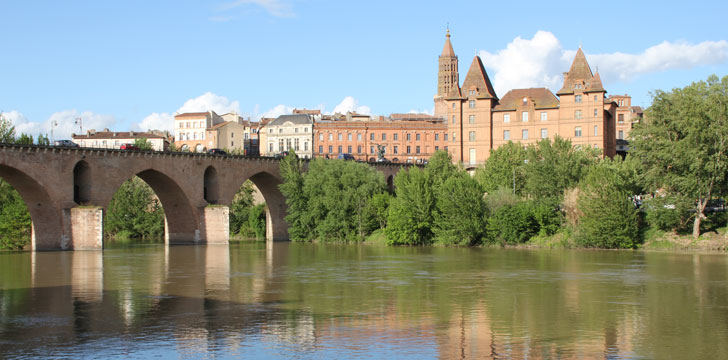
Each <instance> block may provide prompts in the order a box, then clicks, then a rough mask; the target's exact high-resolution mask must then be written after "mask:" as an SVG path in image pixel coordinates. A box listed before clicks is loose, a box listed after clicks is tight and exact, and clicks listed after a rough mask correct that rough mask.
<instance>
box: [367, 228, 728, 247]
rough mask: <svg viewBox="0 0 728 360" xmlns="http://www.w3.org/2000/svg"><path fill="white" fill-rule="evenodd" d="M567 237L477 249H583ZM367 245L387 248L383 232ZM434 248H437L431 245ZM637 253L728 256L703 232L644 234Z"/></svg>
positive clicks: (722, 239) (713, 234)
mask: <svg viewBox="0 0 728 360" xmlns="http://www.w3.org/2000/svg"><path fill="white" fill-rule="evenodd" d="M570 235H571V234H569V233H567V232H559V233H557V234H554V235H552V236H543V237H542V236H536V237H534V238H532V239H531V240H529V241H528V242H526V243H523V244H518V245H506V246H500V245H495V244H492V245H481V246H480V247H507V248H516V249H518V248H520V249H580V248H584V247H583V246H580V245H578V244H576V243H575V242H574V240H573V237H572V236H570ZM364 243H365V244H367V245H381V246H387V238H386V236H385V234H384V232H383V231H381V230H378V231H375V232H374V233H373V234H372V235H370V236H369V237H367V239H366V241H365V242H364ZM434 246H438V245H434ZM638 250H648V251H687V252H693V251H695V252H704V251H711V252H728V234H727V233H726V229H725V228H723V229H719V230H717V231H709V232H706V233H704V234H702V235H700V237H699V238H698V239H697V240H695V239H693V237H692V235H690V234H687V235H681V234H676V233H669V232H664V231H660V230H648V231H647V233H646V234H645V242H644V243H643V244H641V245H640V246H639V247H638Z"/></svg>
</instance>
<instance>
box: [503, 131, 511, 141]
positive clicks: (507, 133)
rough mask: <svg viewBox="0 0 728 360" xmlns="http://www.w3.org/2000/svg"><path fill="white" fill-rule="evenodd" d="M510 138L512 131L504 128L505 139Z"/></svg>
mask: <svg viewBox="0 0 728 360" xmlns="http://www.w3.org/2000/svg"><path fill="white" fill-rule="evenodd" d="M510 139H511V131H510V130H503V140H510Z"/></svg>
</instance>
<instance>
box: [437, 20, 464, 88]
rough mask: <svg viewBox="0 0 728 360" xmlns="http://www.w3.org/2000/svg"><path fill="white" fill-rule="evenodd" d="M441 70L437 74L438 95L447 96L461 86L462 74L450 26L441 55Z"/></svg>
mask: <svg viewBox="0 0 728 360" xmlns="http://www.w3.org/2000/svg"><path fill="white" fill-rule="evenodd" d="M438 63H439V71H438V74H437V96H440V97H445V96H447V95H448V94H449V93H450V91H451V90H452V89H453V88H456V87H459V85H460V75H459V74H458V57H457V55H455V51H454V50H453V49H452V43H451V42H450V28H449V27H448V28H447V32H446V33H445V46H444V47H443V48H442V54H441V55H440V59H439V61H438Z"/></svg>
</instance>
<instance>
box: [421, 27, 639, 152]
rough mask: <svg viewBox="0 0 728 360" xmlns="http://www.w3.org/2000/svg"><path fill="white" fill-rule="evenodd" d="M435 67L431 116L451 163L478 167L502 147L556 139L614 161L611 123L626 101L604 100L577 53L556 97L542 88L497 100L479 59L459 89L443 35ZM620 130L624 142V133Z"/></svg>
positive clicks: (517, 91) (516, 91)
mask: <svg viewBox="0 0 728 360" xmlns="http://www.w3.org/2000/svg"><path fill="white" fill-rule="evenodd" d="M438 62H439V70H438V86H437V94H436V95H435V97H434V102H435V116H436V117H442V118H444V119H445V123H446V125H447V133H448V135H449V143H448V145H449V146H448V150H449V151H450V154H451V155H452V157H453V160H454V161H455V162H462V163H465V164H469V165H476V164H480V163H482V162H483V161H485V160H486V159H487V158H488V157H489V156H490V152H491V150H492V149H495V148H497V147H498V146H500V145H502V144H504V143H507V142H508V141H514V142H520V143H523V144H530V143H535V142H537V141H539V140H540V139H543V138H553V137H554V136H556V135H559V136H560V137H562V138H566V139H569V140H571V142H572V143H573V144H574V145H576V146H582V147H587V146H588V147H593V148H599V149H602V151H603V154H604V156H609V157H612V156H614V155H615V151H616V136H617V130H616V123H615V118H617V117H618V116H619V115H620V114H622V115H625V116H624V117H625V119H626V112H627V111H628V110H629V109H631V107H630V104H629V102H628V101H627V103H626V104H625V105H623V106H620V105H619V104H620V103H619V100H622V102H623V103H624V100H625V99H628V98H629V96H626V95H625V96H623V97H621V98H619V99H618V98H617V97H613V98H606V97H605V95H606V90H605V89H604V87H603V85H602V81H601V78H600V76H599V73H598V72H597V73H596V74H594V73H592V71H591V68H590V67H589V64H588V62H587V60H586V56H584V52H583V51H582V50H581V48H579V50H578V51H577V53H576V56H575V57H574V61H573V62H572V64H571V67H570V69H569V71H568V72H566V73H564V83H563V86H562V87H561V89H560V90H559V91H558V92H557V93H556V95H554V94H553V93H552V92H551V91H550V90H548V89H545V88H531V89H513V90H510V91H509V92H508V93H506V94H505V95H504V96H503V98H500V99H499V98H498V96H497V94H496V93H495V91H494V90H493V85H492V84H491V81H490V78H489V77H488V74H487V72H486V71H485V68H484V66H483V62H482V60H481V59H480V57H479V56H475V57H474V58H473V61H472V63H471V65H470V68H469V70H468V73H467V75H466V76H465V80H464V81H463V84H462V86H460V85H459V83H458V80H459V74H458V64H457V63H458V58H457V56H456V55H455V52H454V51H453V47H452V43H451V42H450V33H449V31H448V32H447V34H446V40H445V47H444V48H443V51H442V54H441V55H440V58H439V60H438ZM625 122H627V121H626V120H625ZM625 126H626V124H625ZM621 129H622V131H623V134H624V136H625V137H626V136H627V130H625V129H624V128H621Z"/></svg>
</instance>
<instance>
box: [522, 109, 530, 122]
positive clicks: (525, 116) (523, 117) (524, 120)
mask: <svg viewBox="0 0 728 360" xmlns="http://www.w3.org/2000/svg"><path fill="white" fill-rule="evenodd" d="M521 121H522V122H528V111H524V112H522V113H521Z"/></svg>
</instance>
